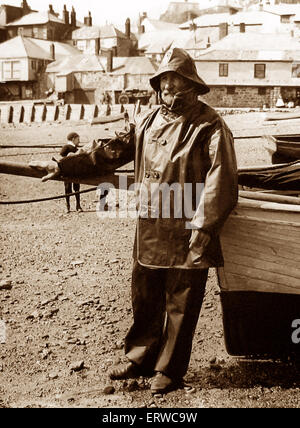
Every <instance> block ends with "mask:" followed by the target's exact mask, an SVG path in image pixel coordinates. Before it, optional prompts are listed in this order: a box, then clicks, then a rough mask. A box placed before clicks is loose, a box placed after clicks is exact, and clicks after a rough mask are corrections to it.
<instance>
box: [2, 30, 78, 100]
mask: <svg viewBox="0 0 300 428" xmlns="http://www.w3.org/2000/svg"><path fill="white" fill-rule="evenodd" d="M77 53H78V51H77V49H75V48H74V47H72V46H70V45H68V44H65V43H60V42H51V41H47V40H39V39H33V38H29V37H23V36H17V37H15V38H13V39H10V40H7V41H6V42H3V43H1V44H0V99H2V100H9V99H10V100H19V99H31V98H39V97H41V96H42V97H44V92H45V91H46V90H47V89H49V88H50V86H48V87H47V82H44V83H43V82H42V75H43V73H44V71H45V69H46V67H47V65H48V64H49V63H51V62H53V61H54V60H55V59H56V58H62V57H66V56H69V55H75V54H77Z"/></svg>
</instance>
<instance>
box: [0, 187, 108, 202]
mask: <svg viewBox="0 0 300 428" xmlns="http://www.w3.org/2000/svg"><path fill="white" fill-rule="evenodd" d="M97 189H98V187H92V188H90V189H86V190H80V191H78V192H73V193H67V194H65V195H58V196H50V197H48V198H40V199H27V200H23V201H21V200H17V201H0V205H16V204H32V203H35V202H45V201H53V200H54V199H63V198H65V197H66V196H74V195H79V194H81V193H88V192H95V191H96V190H97ZM104 196H105V195H103V196H102V197H104Z"/></svg>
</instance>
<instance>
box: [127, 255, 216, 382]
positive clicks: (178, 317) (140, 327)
mask: <svg viewBox="0 0 300 428" xmlns="http://www.w3.org/2000/svg"><path fill="white" fill-rule="evenodd" d="M207 275H208V269H156V268H155V269H152V268H147V267H144V266H141V265H140V264H139V263H138V262H134V266H133V272H132V286H131V293H132V308H133V319H134V321H133V325H132V327H131V328H130V330H129V332H128V334H127V336H126V338H125V354H126V357H127V358H128V359H129V360H130V361H132V362H134V363H136V364H138V365H139V367H140V369H141V371H142V372H143V373H144V372H145V374H146V373H151V372H153V370H154V371H159V372H163V373H165V374H166V375H167V376H169V377H171V378H172V379H181V378H182V377H183V376H184V375H185V374H186V372H187V369H188V365H189V361H190V356H191V350H192V341H193V336H194V333H195V329H196V325H197V321H198V318H199V314H200V310H201V306H202V302H203V297H204V292H205V286H206V281H207Z"/></svg>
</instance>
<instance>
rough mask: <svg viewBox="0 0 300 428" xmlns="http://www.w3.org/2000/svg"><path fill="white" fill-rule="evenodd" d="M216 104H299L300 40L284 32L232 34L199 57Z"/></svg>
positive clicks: (213, 102)
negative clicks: (281, 101) (278, 102)
mask: <svg viewBox="0 0 300 428" xmlns="http://www.w3.org/2000/svg"><path fill="white" fill-rule="evenodd" d="M196 66H197V69H198V71H199V74H200V75H201V76H202V77H203V79H204V81H205V82H206V83H207V84H208V85H209V86H210V88H211V91H210V93H209V94H207V95H206V96H205V99H206V100H207V101H208V102H209V103H211V104H212V105H214V106H217V107H235V106H236V107H263V106H264V105H265V106H269V107H274V106H275V105H276V102H277V100H278V99H279V98H282V99H283V101H284V102H285V103H288V102H290V101H293V102H294V103H296V104H298V103H299V94H300V42H299V40H298V39H297V38H294V37H291V36H289V35H284V34H262V33H257V34H255V33H232V34H229V35H228V36H226V37H225V38H223V39H222V40H220V41H218V42H216V43H215V44H213V45H212V46H211V47H210V48H209V49H206V50H205V51H203V52H202V53H201V54H200V55H199V56H198V57H197V58H196Z"/></svg>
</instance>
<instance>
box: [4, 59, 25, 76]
mask: <svg viewBox="0 0 300 428" xmlns="http://www.w3.org/2000/svg"><path fill="white" fill-rule="evenodd" d="M20 77H21V69H20V61H4V63H3V78H4V80H12V79H20Z"/></svg>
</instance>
